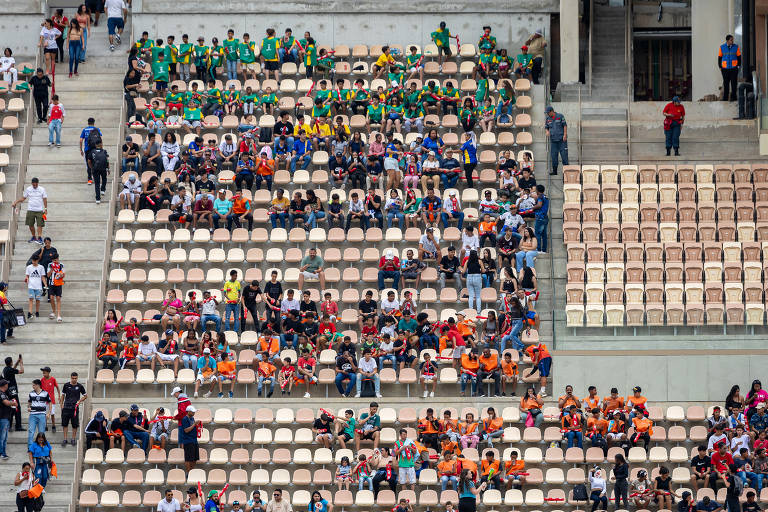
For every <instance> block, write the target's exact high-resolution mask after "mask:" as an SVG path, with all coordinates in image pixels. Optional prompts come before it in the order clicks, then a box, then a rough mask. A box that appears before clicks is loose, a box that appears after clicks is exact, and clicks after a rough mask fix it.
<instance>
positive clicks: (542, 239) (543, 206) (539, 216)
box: [533, 185, 549, 254]
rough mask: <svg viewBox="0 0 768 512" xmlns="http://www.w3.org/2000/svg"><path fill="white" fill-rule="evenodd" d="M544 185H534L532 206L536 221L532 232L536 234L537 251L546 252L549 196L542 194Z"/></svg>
mask: <svg viewBox="0 0 768 512" xmlns="http://www.w3.org/2000/svg"><path fill="white" fill-rule="evenodd" d="M544 190H545V189H544V185H536V204H535V205H534V206H533V211H534V214H535V215H536V223H535V224H534V225H533V233H534V234H535V235H536V245H537V247H538V249H539V253H541V254H546V253H547V226H548V225H549V216H548V215H549V198H548V197H547V196H546V195H545V194H544Z"/></svg>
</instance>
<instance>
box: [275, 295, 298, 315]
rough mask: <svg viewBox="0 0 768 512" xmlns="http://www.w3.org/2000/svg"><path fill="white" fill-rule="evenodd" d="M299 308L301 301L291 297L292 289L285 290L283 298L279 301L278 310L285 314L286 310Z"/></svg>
mask: <svg viewBox="0 0 768 512" xmlns="http://www.w3.org/2000/svg"><path fill="white" fill-rule="evenodd" d="M300 309H301V303H300V302H299V300H298V299H295V298H294V297H293V289H289V290H288V291H287V292H285V298H284V299H283V301H282V302H281V303H280V312H281V313H282V314H286V313H287V312H288V311H298V310H300Z"/></svg>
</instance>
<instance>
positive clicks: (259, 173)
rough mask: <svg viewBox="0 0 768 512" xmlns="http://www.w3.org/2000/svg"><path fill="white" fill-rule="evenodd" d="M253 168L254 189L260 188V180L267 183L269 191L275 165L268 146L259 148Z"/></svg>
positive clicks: (275, 168)
mask: <svg viewBox="0 0 768 512" xmlns="http://www.w3.org/2000/svg"><path fill="white" fill-rule="evenodd" d="M253 168H254V169H255V170H256V190H259V189H260V188H261V182H262V181H263V182H264V183H266V185H267V190H269V191H271V190H272V182H273V180H274V178H275V171H276V170H277V167H276V166H275V161H274V160H273V159H272V158H270V156H269V146H264V147H263V148H261V151H260V152H259V156H258V158H257V159H256V160H255V162H254V164H253ZM249 188H250V187H249Z"/></svg>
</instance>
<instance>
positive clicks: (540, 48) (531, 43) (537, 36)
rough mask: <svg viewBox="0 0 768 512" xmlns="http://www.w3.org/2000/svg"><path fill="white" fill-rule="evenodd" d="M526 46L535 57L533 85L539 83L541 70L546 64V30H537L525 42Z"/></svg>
mask: <svg viewBox="0 0 768 512" xmlns="http://www.w3.org/2000/svg"><path fill="white" fill-rule="evenodd" d="M525 45H526V46H527V47H528V51H529V52H530V54H531V56H532V57H533V65H532V66H531V79H532V80H533V83H535V84H538V83H539V76H541V68H542V66H543V64H544V55H545V53H546V48H547V40H546V39H544V30H543V29H537V30H536V32H535V33H534V34H533V35H532V36H531V37H529V38H528V40H527V41H525Z"/></svg>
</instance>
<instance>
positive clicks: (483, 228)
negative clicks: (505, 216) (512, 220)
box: [478, 213, 496, 247]
mask: <svg viewBox="0 0 768 512" xmlns="http://www.w3.org/2000/svg"><path fill="white" fill-rule="evenodd" d="M478 228H479V229H478V231H480V247H485V242H486V241H490V242H491V247H496V221H494V220H493V219H491V214H490V213H486V214H484V215H483V221H482V222H481V223H480V224H479V225H478Z"/></svg>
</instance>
